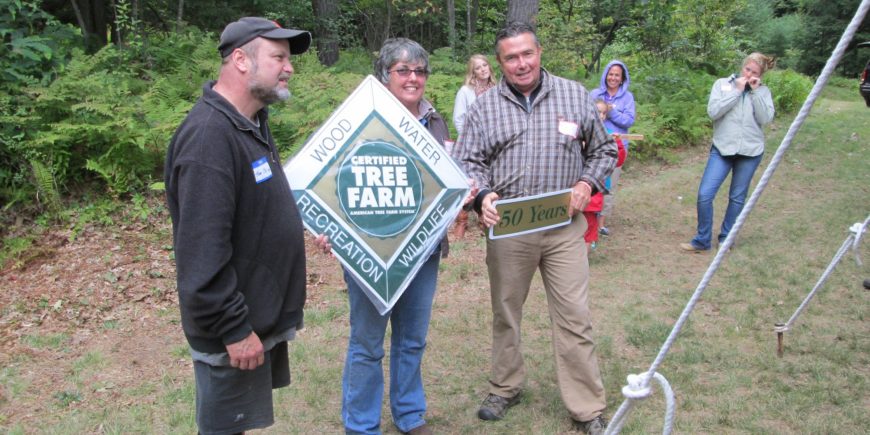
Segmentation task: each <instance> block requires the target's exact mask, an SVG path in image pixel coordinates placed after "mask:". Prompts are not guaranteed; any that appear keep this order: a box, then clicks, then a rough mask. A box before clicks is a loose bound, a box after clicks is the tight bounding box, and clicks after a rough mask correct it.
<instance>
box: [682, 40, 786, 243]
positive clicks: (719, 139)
mask: <svg viewBox="0 0 870 435" xmlns="http://www.w3.org/2000/svg"><path fill="white" fill-rule="evenodd" d="M773 65H774V61H773V59H771V58H769V57H767V56H765V55H763V54H761V53H752V54H750V55H749V56H747V57H746V59H744V60H743V68H742V70H741V72H740V74H739V75H738V74H734V75H732V76H730V77H726V78H721V79H719V80H716V83H715V84H713V90H712V91H711V92H710V100H709V101H708V102H707V114H708V115H710V118H711V119H712V120H713V146H712V147H711V148H710V157H709V159H708V160H707V167H706V169H704V175H703V176H702V177H701V184H700V185H699V186H698V204H697V207H698V231H697V234H695V237H694V238H692V241H691V242H688V243H682V244H680V248H682V249H683V250H684V251H689V252H699V251H707V250H709V249H710V248H711V247H712V245H711V239H712V235H713V199H715V198H716V193H717V192H718V191H719V186H721V185H722V182H724V181H725V178H726V177H727V176H728V173H729V172H730V173H731V187H730V189H729V192H728V208H726V209H725V217H724V218H723V219H722V228H721V229H720V231H719V237H718V239H719V243H722V242H723V241H724V240H725V238H726V237H728V232H729V231H731V226H732V225H734V221H735V220H737V216H738V215H740V212H741V211H742V210H743V205H744V203H745V201H746V194H747V193H748V192H749V184H750V182H751V181H752V176H753V174H755V170H756V169H757V168H758V164H759V163H761V156H762V155H763V154H764V130H763V126H764V125H765V124H767V123H769V122H770V121H772V120H773V115H774V109H773V97H771V95H770V89H768V88H767V86H765V85H763V84H762V82H761V77H762V76H763V75H764V73H765V72H767V71H768V70H769V69H771V68H773Z"/></svg>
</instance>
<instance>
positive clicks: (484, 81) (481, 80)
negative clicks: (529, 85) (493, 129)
mask: <svg viewBox="0 0 870 435" xmlns="http://www.w3.org/2000/svg"><path fill="white" fill-rule="evenodd" d="M493 86H495V77H493V73H492V66H490V64H489V60H487V59H486V56H484V55H482V54H474V55H472V56H471V58H469V59H468V68H467V70H466V72H465V83H464V84H463V85H462V87H461V88H459V92H457V93H456V102H455V103H454V105H453V126H454V127H456V136H457V137H459V136H460V135H462V126H463V125H464V124H465V114H466V113H467V112H468V108H470V107H471V105H472V104H473V103H474V101H475V100H477V97H478V96H480V95H481V94H483V93H484V92H486V91H487V90H489V89H490V88H492V87H493ZM448 151H449V152H451V153H452V150H448ZM467 228H468V212H467V211H465V210H462V211H460V212H459V216H457V217H456V225H455V226H454V235H456V237H457V238H460V239H461V238H462V237H464V236H465V230H466V229H467Z"/></svg>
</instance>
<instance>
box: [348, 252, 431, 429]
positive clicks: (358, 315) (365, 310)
mask: <svg viewBox="0 0 870 435" xmlns="http://www.w3.org/2000/svg"><path fill="white" fill-rule="evenodd" d="M440 257H441V251H440V250H436V251H435V252H434V253H433V254H432V256H431V257H429V259H428V260H427V261H426V263H424V264H423V266H422V267H421V268H420V270H419V272H417V275H416V276H415V277H414V279H413V280H412V281H411V283H410V284H409V285H408V288H407V289H405V292H404V293H403V294H402V296H401V297H400V298H399V300H398V301H397V302H396V304H395V305H394V306H393V309H392V310H390V312H388V313H387V314H386V315H383V316H382V315H380V313H378V310H377V309H376V308H375V306H374V305H373V304H372V303H371V302H370V301H369V300H368V297H367V296H366V295H365V294H364V293H363V290H362V289H361V288H360V287H359V284H357V283H356V281H355V280H354V279H353V277H352V276H351V275H349V274H348V272H347V271H345V273H344V280H345V282H346V283H347V286H348V299H349V300H350V339H349V343H348V346H347V358H346V360H345V364H344V374H343V376H342V381H341V388H342V400H341V419H342V421H343V422H344V428H345V431H346V432H347V433H348V434H377V433H380V432H381V429H380V424H381V402H382V401H383V396H384V369H383V366H382V365H381V362H382V360H383V359H384V336H385V334H386V330H387V322H389V323H390V326H391V328H392V336H391V339H390V411H391V412H392V416H393V422H394V423H395V425H396V427H398V428H399V430H400V431H402V432H408V431H410V430H411V429H414V428H416V427H418V426H421V425H423V424H424V423H426V421H425V420H423V415H424V414H425V413H426V397H425V394H424V392H423V376H422V373H421V371H420V364H421V362H422V360H423V351H424V350H425V348H426V334H427V332H428V331H429V318H430V316H431V314H432V300H433V299H434V297H435V286H436V283H437V280H438V263H439V261H440Z"/></svg>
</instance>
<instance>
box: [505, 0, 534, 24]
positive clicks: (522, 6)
mask: <svg viewBox="0 0 870 435" xmlns="http://www.w3.org/2000/svg"><path fill="white" fill-rule="evenodd" d="M537 15H538V0H508V13H507V22H508V23H510V22H513V21H521V22H524V23H529V24H534V21H535V17H536V16H537Z"/></svg>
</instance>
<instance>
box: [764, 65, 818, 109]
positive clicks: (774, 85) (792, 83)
mask: <svg viewBox="0 0 870 435" xmlns="http://www.w3.org/2000/svg"><path fill="white" fill-rule="evenodd" d="M764 83H766V84H767V87H768V88H770V93H771V94H773V103H774V107H775V108H776V111H777V112H780V113H792V112H795V111H797V110H798V109H800V107H801V105H803V103H804V100H806V98H807V95H809V94H810V90H812V88H813V82H812V81H811V80H810V79H809V78H807V76H805V75H802V74H800V73H797V72H794V71H791V70H780V69H776V70H772V71H768V72H767V73H766V74H764Z"/></svg>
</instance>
